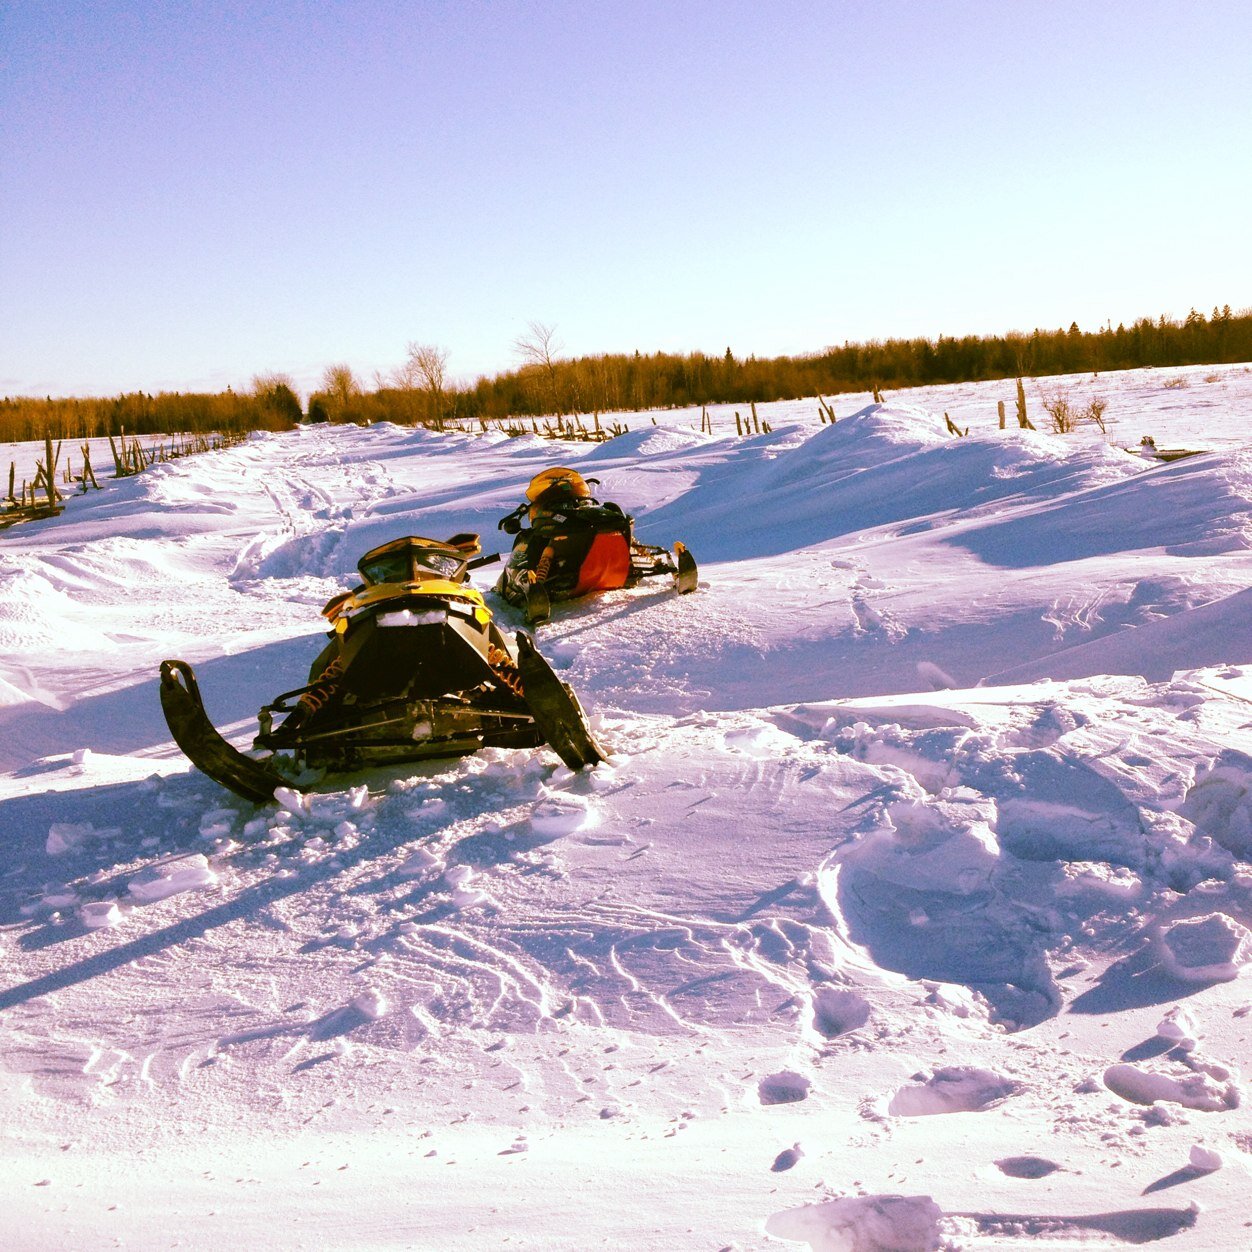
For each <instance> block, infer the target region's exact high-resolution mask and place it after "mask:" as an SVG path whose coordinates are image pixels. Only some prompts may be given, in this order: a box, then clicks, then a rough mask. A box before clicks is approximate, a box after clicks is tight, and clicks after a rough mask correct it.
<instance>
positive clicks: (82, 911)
mask: <svg viewBox="0 0 1252 1252" xmlns="http://www.w3.org/2000/svg"><path fill="white" fill-rule="evenodd" d="M78 917H79V920H80V921H81V922H82V924H83V925H84V926H86V927H87V929H88V930H107V929H108V928H109V927H111V926H116V925H117V924H118V922H120V921H121V920H122V913H121V910H120V909H119V908H118V907H117V901H116V900H92V901H91V902H90V903H89V904H84V905H82V906H81V907H80V908H79V910H78Z"/></svg>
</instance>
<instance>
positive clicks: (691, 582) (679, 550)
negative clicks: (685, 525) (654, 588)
mask: <svg viewBox="0 0 1252 1252" xmlns="http://www.w3.org/2000/svg"><path fill="white" fill-rule="evenodd" d="M674 560H675V563H676V564H677V566H678V568H677V570H675V572H674V586H675V588H676V589H677V591H678V594H679V595H680V596H685V595H688V594H689V593H690V592H692V591H695V589H696V588H697V587H698V586H699V585H700V571H699V570H698V569H697V568H696V559H695V557H693V556H692V555H691V553H690V552H688V551H687V545H686V544H684V543H676V544H675V545H674Z"/></svg>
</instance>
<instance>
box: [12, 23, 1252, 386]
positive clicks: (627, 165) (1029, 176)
mask: <svg viewBox="0 0 1252 1252" xmlns="http://www.w3.org/2000/svg"><path fill="white" fill-rule="evenodd" d="M1250 62H1252V4H1249V3H1247V0H1237V2H1236V0H1231V2H1224V0H1205V2H1204V3H1198V4H1180V3H1178V2H1177V0H1171V2H1170V3H1158V2H1157V0H1138V2H1133V3H1132V2H1130V0H1126V2H1124V3H1102V2H1101V0H1085V2H1084V3H1071V2H1070V0H1041V2H1033V0H1027V2H1018V0H979V2H961V3H958V2H951V3H949V2H945V0H876V2H871V0H864V2H852V0H825V2H822V0H814V2H811V3H792V2H789V0H769V2H768V3H766V2H761V0H754V2H751V3H746V2H745V3H740V2H738V0H715V2H708V3H705V2H698V3H683V2H682V0H671V2H669V3H637V2H634V0H614V2H613V3H598V2H596V0H582V2H581V3H544V2H542V0H533V2H531V3H525V4H523V3H514V2H509V0H503V2H492V3H488V2H483V3H474V2H472V0H463V2H461V3H455V2H451V0H450V2H448V3H434V2H429V0H428V2H423V3H403V2H400V0H393V2H391V3H346V2H345V3H334V2H331V0H322V2H318V3H270V4H263V3H249V2H247V0H235V2H234V3H231V2H229V0H224V2H219V3H212V4H209V3H194V2H191V0H188V2H185V3H184V2H181V0H169V2H168V3H139V2H119V0H91V2H90V3H87V2H86V0H74V2H72V3H53V2H49V0H3V2H0V395H3V394H10V395H16V394H35V395H43V394H49V393H50V394H53V395H68V394H105V395H107V394H115V393H117V392H119V391H122V390H134V389H142V390H148V391H156V390H160V389H166V390H173V389H177V390H204V389H209V390H219V389H222V388H224V387H225V386H226V385H228V384H229V385H233V386H234V387H236V388H240V387H246V386H248V384H249V380H250V379H251V377H252V376H253V375H254V374H256V373H259V372H263V371H270V370H275V371H280V372H285V373H288V374H290V375H291V376H292V377H293V378H294V380H295V381H296V382H297V384H298V385H299V386H300V387H301V388H302V389H304V390H307V389H308V388H309V387H310V386H311V385H312V384H314V383H316V381H317V379H318V378H319V376H320V374H321V372H322V370H323V368H324V367H325V366H327V365H330V364H332V363H336V362H340V361H342V362H346V363H348V364H350V365H351V366H352V367H353V369H354V370H355V371H356V372H357V373H358V375H359V376H360V377H361V378H362V380H363V381H365V382H367V383H370V382H371V380H372V378H373V375H374V372H375V371H383V372H386V371H388V370H390V369H391V368H393V367H394V366H396V365H397V364H399V363H400V361H401V360H402V359H403V357H404V351H405V345H406V343H407V342H409V341H418V342H423V343H433V344H438V345H441V346H443V347H444V348H446V349H447V350H448V352H449V369H450V371H451V372H452V374H454V375H455V376H457V377H458V378H463V379H468V378H471V377H473V376H475V375H477V374H480V373H494V372H496V371H497V370H500V369H505V368H511V367H512V366H514V365H515V364H516V363H517V361H516V357H515V354H514V352H513V347H512V345H513V341H514V339H515V338H516V337H517V335H518V334H519V333H521V332H522V331H523V330H524V329H525V327H526V324H527V322H528V321H531V320H537V321H541V322H544V323H547V324H549V325H555V326H556V327H557V334H558V338H559V340H560V341H561V342H562V343H563V344H564V346H565V349H566V351H567V352H568V353H571V354H574V353H594V352H603V351H633V350H635V349H636V348H638V349H640V350H642V351H652V350H656V349H658V348H660V349H667V350H675V351H690V350H696V349H700V350H704V351H709V352H715V353H721V352H724V351H725V349H726V348H727V347H728V346H729V347H731V348H732V349H733V350H734V352H735V353H736V354H737V355H747V354H749V353H756V354H757V355H775V354H780V353H803V352H809V351H815V350H818V349H820V348H821V347H823V346H825V345H828V344H832V343H841V342H843V341H844V340H845V339H851V340H859V339H868V338H875V337H887V336H893V335H914V334H921V335H927V336H932V337H933V336H937V335H938V334H940V333H945V334H960V333H966V332H978V333H984V332H995V331H1001V330H1007V329H1012V328H1020V329H1029V328H1031V327H1033V326H1035V325H1042V326H1060V325H1065V326H1068V325H1069V323H1070V321H1071V320H1075V319H1076V320H1077V321H1078V322H1079V324H1080V325H1081V326H1083V327H1085V328H1088V327H1094V326H1096V325H1099V324H1103V323H1104V321H1105V320H1106V319H1112V321H1113V323H1114V324H1116V323H1117V322H1118V321H1119V320H1126V321H1129V320H1130V319H1132V318H1134V317H1136V316H1138V315H1140V314H1157V313H1166V314H1169V315H1172V316H1176V317H1181V316H1183V315H1185V314H1186V312H1187V309H1188V308H1189V307H1190V306H1191V305H1193V304H1194V305H1196V306H1197V307H1199V308H1200V309H1201V310H1203V311H1204V312H1208V311H1210V310H1211V308H1212V307H1213V305H1214V304H1224V303H1227V302H1228V303H1230V304H1231V305H1232V306H1233V307H1235V308H1241V307H1246V306H1248V305H1252V236H1250V231H1249V226H1248V223H1249V220H1252V90H1249V79H1250V77H1252V64H1250Z"/></svg>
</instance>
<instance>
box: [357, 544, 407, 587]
mask: <svg viewBox="0 0 1252 1252" xmlns="http://www.w3.org/2000/svg"><path fill="white" fill-rule="evenodd" d="M360 570H361V573H362V575H363V576H364V578H365V581H366V582H367V583H370V584H371V585H373V586H377V584H379V583H407V582H409V581H410V575H409V554H408V553H407V552H387V553H385V554H384V555H382V556H380V557H376V558H375V559H374V560H372V561H366V562H363V563H362V564H361V566H360Z"/></svg>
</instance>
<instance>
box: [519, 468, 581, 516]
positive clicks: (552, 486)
mask: <svg viewBox="0 0 1252 1252" xmlns="http://www.w3.org/2000/svg"><path fill="white" fill-rule="evenodd" d="M526 499H527V500H529V501H530V503H531V510H530V515H531V517H532V518H533V517H534V516H535V513H536V511H537V510H547V509H559V508H560V507H561V506H562V505H570V504H573V503H574V502H575V501H580V500H590V499H591V488H590V487H589V486H588V485H587V480H586V479H585V478H583V476H582V475H581V474H580V473H579V472H578V471H577V470H572V469H564V468H563V467H561V466H559V465H557V466H554V467H553V468H552V469H546V470H544V471H543V473H542V474H536V475H535V476H534V478H532V479H531V480H530V486H529V487H527V488H526Z"/></svg>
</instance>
